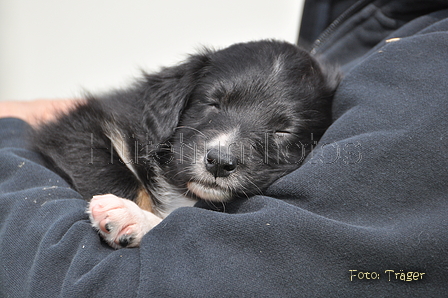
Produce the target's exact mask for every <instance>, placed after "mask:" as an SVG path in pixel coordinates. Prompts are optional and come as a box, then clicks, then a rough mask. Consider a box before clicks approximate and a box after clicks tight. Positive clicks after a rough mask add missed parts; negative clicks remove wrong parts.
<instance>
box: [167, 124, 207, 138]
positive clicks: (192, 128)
mask: <svg viewBox="0 0 448 298" xmlns="http://www.w3.org/2000/svg"><path fill="white" fill-rule="evenodd" d="M175 129H176V130H177V129H191V130H193V131H196V132H198V133H199V134H201V135H202V136H206V135H205V134H204V133H203V132H201V131H200V130H199V129H196V128H194V127H191V126H185V125H182V126H178V127H176V128H175Z"/></svg>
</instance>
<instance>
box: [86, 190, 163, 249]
mask: <svg viewBox="0 0 448 298" xmlns="http://www.w3.org/2000/svg"><path fill="white" fill-rule="evenodd" d="M87 213H89V217H90V221H91V222H92V226H93V227H94V228H95V229H97V230H98V232H99V233H100V234H101V236H102V237H103V238H104V240H106V242H107V243H108V244H109V245H110V246H112V247H113V248H121V247H136V246H139V244H140V241H141V239H142V237H143V235H145V234H146V233H147V232H148V231H149V230H151V229H152V228H153V227H155V226H156V225H157V224H158V223H160V222H161V221H162V219H160V218H159V217H157V216H156V215H154V214H153V213H151V212H148V211H145V210H143V209H140V207H139V206H138V205H137V204H135V203H134V202H132V201H130V200H126V199H122V198H119V197H117V196H114V195H111V194H108V195H101V196H94V197H93V198H92V200H91V201H90V204H89V207H88V210H87Z"/></svg>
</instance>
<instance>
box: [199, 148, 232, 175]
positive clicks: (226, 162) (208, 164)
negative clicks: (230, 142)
mask: <svg viewBox="0 0 448 298" xmlns="http://www.w3.org/2000/svg"><path fill="white" fill-rule="evenodd" d="M222 151H225V150H220V149H217V148H214V149H210V150H209V151H208V152H207V155H206V156H205V168H206V169H207V171H209V172H210V173H211V174H212V175H213V176H215V178H217V177H227V176H229V175H230V174H231V173H233V172H234V171H235V169H236V167H237V164H238V159H237V158H236V157H234V156H232V155H231V154H227V153H226V152H222Z"/></svg>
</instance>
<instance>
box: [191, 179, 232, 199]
mask: <svg viewBox="0 0 448 298" xmlns="http://www.w3.org/2000/svg"><path fill="white" fill-rule="evenodd" d="M187 188H188V190H189V191H191V192H192V193H194V194H195V195H196V196H197V197H199V198H201V199H203V200H207V201H214V202H225V201H229V200H230V199H231V198H232V192H231V191H229V190H227V189H224V188H222V187H220V186H218V185H213V186H211V185H205V184H202V183H199V182H194V181H190V182H188V183H187Z"/></svg>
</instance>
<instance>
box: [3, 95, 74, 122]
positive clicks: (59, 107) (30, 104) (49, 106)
mask: <svg viewBox="0 0 448 298" xmlns="http://www.w3.org/2000/svg"><path fill="white" fill-rule="evenodd" d="M79 101H80V100H75V99H72V100H68V99H54V100H51V99H38V100H32V101H0V118H6V117H14V118H19V119H22V120H25V121H26V122H28V123H29V124H31V125H32V126H37V125H39V123H42V122H47V121H51V120H54V119H55V118H56V117H57V115H58V114H60V113H63V112H67V111H69V110H70V109H72V108H73V107H74V106H75V105H76V103H79Z"/></svg>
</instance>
